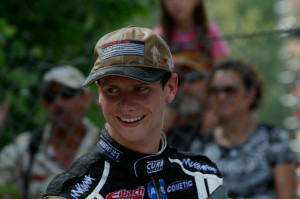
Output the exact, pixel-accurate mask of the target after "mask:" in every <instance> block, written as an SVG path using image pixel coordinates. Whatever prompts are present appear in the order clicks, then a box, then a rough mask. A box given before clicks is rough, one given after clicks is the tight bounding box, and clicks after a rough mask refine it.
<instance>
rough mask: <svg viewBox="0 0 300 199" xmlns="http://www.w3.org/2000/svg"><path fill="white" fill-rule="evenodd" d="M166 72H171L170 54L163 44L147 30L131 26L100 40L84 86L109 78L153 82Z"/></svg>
mask: <svg viewBox="0 0 300 199" xmlns="http://www.w3.org/2000/svg"><path fill="white" fill-rule="evenodd" d="M166 73H171V74H172V73H173V60H172V54H171V52H170V49H169V47H168V45H167V44H166V42H165V41H164V40H163V39H162V38H160V37H159V36H158V35H156V34H155V33H154V32H153V31H152V30H150V29H148V28H140V27H135V26H130V27H126V28H122V29H119V30H116V31H114V32H111V33H108V34H106V35H104V36H103V37H102V38H100V39H99V41H98V42H97V44H96V47H95V52H94V66H93V68H92V70H91V72H90V75H89V76H88V77H87V79H86V80H85V82H84V83H83V87H87V86H89V85H90V84H92V83H93V82H95V81H97V80H99V79H100V78H102V77H105V76H110V75H117V76H123V77H129V78H132V79H136V80H139V81H143V82H147V83H156V82H158V81H160V80H161V79H162V78H163V76H164V75H165V74H166Z"/></svg>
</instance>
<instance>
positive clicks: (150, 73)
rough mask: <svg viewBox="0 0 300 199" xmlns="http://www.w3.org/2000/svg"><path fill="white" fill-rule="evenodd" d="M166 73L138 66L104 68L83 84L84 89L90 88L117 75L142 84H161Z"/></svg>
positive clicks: (90, 76) (91, 75)
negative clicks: (99, 81) (93, 84)
mask: <svg viewBox="0 0 300 199" xmlns="http://www.w3.org/2000/svg"><path fill="white" fill-rule="evenodd" d="M166 73H170V72H169V71H166V70H163V69H159V68H150V67H138V66H114V67H109V68H102V69H100V70H98V71H96V72H94V73H93V74H90V75H89V76H88V77H87V79H86V80H85V81H84V83H83V84H82V86H83V87H88V86H89V85H90V84H92V83H93V82H95V81H97V80H99V79H101V78H102V77H106V76H111V75H116V76H122V77H128V78H132V79H136V80H139V81H142V82H146V83H150V84H154V83H157V82H159V81H160V80H161V79H162V78H163V77H164V75H165V74H166Z"/></svg>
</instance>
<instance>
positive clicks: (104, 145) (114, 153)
mask: <svg viewBox="0 0 300 199" xmlns="http://www.w3.org/2000/svg"><path fill="white" fill-rule="evenodd" d="M98 146H99V147H100V149H101V150H102V151H103V152H104V153H105V154H106V155H108V156H109V157H111V158H113V159H114V160H115V161H117V162H118V161H119V158H120V155H121V154H122V152H121V151H119V150H118V149H116V148H115V147H113V146H112V145H111V144H110V143H109V142H107V141H106V140H105V139H104V137H102V136H101V139H100V141H99V142H98Z"/></svg>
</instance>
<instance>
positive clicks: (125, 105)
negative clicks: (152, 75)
mask: <svg viewBox="0 0 300 199" xmlns="http://www.w3.org/2000/svg"><path fill="white" fill-rule="evenodd" d="M119 106H120V108H121V109H122V110H124V111H131V110H134V109H135V107H136V103H135V100H134V96H133V95H131V94H130V93H124V94H123V96H122V98H121V100H120V103H119Z"/></svg>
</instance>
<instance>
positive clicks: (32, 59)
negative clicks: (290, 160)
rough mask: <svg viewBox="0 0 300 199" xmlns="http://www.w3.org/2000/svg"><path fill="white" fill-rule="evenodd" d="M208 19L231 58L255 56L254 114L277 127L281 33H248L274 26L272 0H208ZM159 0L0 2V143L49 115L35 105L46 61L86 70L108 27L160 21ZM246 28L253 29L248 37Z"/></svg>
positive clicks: (97, 114)
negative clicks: (1, 112)
mask: <svg viewBox="0 0 300 199" xmlns="http://www.w3.org/2000/svg"><path fill="white" fill-rule="evenodd" d="M205 2H206V5H207V8H208V14H209V18H210V20H211V21H212V22H214V23H216V24H217V25H218V26H219V27H220V30H221V32H222V33H223V35H224V36H225V39H226V42H227V44H228V47H229V49H230V57H231V58H240V59H244V60H246V61H249V62H252V63H253V64H254V65H255V66H256V67H257V68H258V70H259V71H260V72H261V74H262V75H263V78H264V81H265V98H264V101H263V104H262V106H261V109H260V110H259V111H258V112H257V115H256V116H257V117H258V118H259V120H262V121H266V122H269V123H271V124H275V125H277V126H282V121H283V119H284V118H285V117H286V116H287V115H289V114H290V113H289V110H287V109H286V108H284V107H282V106H281V105H280V103H279V97H280V96H281V95H282V94H283V93H285V92H286V91H287V88H286V86H284V85H282V84H280V83H279V82H278V81H277V75H278V73H279V72H280V71H281V70H282V62H281V60H280V58H279V55H278V51H279V49H280V46H281V42H282V36H281V35H276V34H275V35H274V34H269V35H268V34H267V35H264V36H255V37H251V34H252V33H260V32H268V31H273V30H275V29H276V25H277V14H276V13H275V11H274V5H275V3H276V2H277V1H276V0H268V1H257V0H247V1H240V0H229V1H219V0H207V1H205ZM159 17H160V15H159V4H158V0H116V1H111V0H64V1H58V0H51V1H49V0H48V1H38V0H27V1H20V0H14V1H1V6H0V91H1V95H0V105H1V104H3V103H6V104H8V107H9V115H8V116H9V117H8V121H7V124H6V126H5V127H4V128H3V129H0V138H1V139H0V148H1V147H3V146H4V145H5V144H6V143H7V142H8V141H9V140H11V139H12V138H13V137H14V136H16V135H17V134H18V133H20V132H23V131H26V130H32V129H36V128H38V127H39V126H41V125H43V124H44V123H45V122H46V118H45V116H44V113H43V110H42V109H41V108H40V106H39V86H40V82H41V78H42V75H43V74H44V72H45V71H47V70H49V69H50V68H51V67H53V66H56V65H62V64H70V65H73V66H76V67H78V68H79V69H80V70H81V71H83V72H84V73H85V74H88V73H89V70H90V68H91V65H92V64H93V48H94V46H95V43H96V41H97V40H98V39H99V38H100V37H101V36H102V35H103V34H105V33H107V32H110V31H112V30H115V29H118V28H121V27H123V26H127V25H132V24H134V25H137V26H143V27H148V28H153V27H154V26H156V25H158V24H159ZM245 35H248V36H249V35H250V36H249V37H245ZM91 89H92V90H93V91H94V92H93V93H94V94H95V96H94V98H95V100H94V101H95V103H94V104H93V106H92V108H91V109H90V111H89V112H88V117H90V118H91V119H92V120H93V121H94V123H96V124H97V125H98V126H99V127H102V126H103V124H104V119H103V116H102V115H101V111H100V110H99V108H98V107H97V105H96V98H97V96H96V93H97V92H96V91H95V89H96V88H95V87H93V86H92V87H91Z"/></svg>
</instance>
